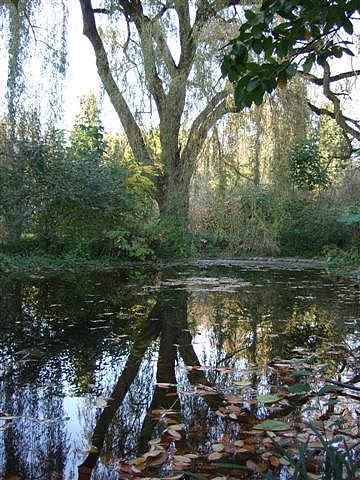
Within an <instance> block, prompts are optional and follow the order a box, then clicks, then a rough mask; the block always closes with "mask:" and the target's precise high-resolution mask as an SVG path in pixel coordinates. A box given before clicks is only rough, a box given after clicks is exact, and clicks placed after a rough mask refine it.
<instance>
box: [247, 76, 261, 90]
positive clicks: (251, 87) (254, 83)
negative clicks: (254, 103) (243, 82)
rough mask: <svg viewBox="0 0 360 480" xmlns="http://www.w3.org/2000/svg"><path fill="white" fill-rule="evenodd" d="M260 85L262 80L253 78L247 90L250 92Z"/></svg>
mask: <svg viewBox="0 0 360 480" xmlns="http://www.w3.org/2000/svg"><path fill="white" fill-rule="evenodd" d="M259 85H260V80H259V79H258V78H254V79H253V80H250V82H249V83H248V84H247V86H246V90H247V91H248V92H252V91H253V90H255V88H257V87H258V86H259Z"/></svg>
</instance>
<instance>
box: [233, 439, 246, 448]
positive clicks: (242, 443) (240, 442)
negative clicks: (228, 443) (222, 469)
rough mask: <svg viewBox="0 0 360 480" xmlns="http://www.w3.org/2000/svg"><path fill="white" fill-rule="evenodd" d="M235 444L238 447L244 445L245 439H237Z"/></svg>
mask: <svg viewBox="0 0 360 480" xmlns="http://www.w3.org/2000/svg"><path fill="white" fill-rule="evenodd" d="M234 445H235V446H236V447H243V446H244V440H235V442H234Z"/></svg>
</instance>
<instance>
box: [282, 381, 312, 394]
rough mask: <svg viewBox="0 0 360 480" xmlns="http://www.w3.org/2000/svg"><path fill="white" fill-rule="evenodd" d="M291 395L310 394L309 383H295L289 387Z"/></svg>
mask: <svg viewBox="0 0 360 480" xmlns="http://www.w3.org/2000/svg"><path fill="white" fill-rule="evenodd" d="M287 388H288V391H289V393H306V392H310V386H309V385H308V384H307V383H295V384H294V385H289V386H288V387H287Z"/></svg>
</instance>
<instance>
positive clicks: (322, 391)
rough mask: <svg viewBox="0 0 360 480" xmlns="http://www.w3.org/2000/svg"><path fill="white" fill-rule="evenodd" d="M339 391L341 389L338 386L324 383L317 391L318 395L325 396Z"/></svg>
mask: <svg viewBox="0 0 360 480" xmlns="http://www.w3.org/2000/svg"><path fill="white" fill-rule="evenodd" d="M339 390H341V388H339V387H338V386H336V385H331V384H330V383H325V385H324V386H323V387H321V388H320V390H319V391H318V395H326V394H327V393H332V392H337V391H339Z"/></svg>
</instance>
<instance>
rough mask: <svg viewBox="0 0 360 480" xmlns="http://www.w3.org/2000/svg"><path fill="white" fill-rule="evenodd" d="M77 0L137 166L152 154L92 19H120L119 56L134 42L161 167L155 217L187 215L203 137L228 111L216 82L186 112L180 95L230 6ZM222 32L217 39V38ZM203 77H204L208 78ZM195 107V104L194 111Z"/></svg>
mask: <svg viewBox="0 0 360 480" xmlns="http://www.w3.org/2000/svg"><path fill="white" fill-rule="evenodd" d="M79 1H80V5H81V10H82V17H83V24H84V30H83V32H84V34H85V35H86V36H87V38H88V39H89V40H90V42H91V44H92V46H93V49H94V52H95V55H96V64H97V69H98V73H99V76H100V78H101V80H102V83H103V85H104V88H105V90H106V92H107V93H108V95H109V97H110V100H111V102H112V104H113V106H114V108H115V110H116V113H117V115H118V117H119V119H120V121H121V123H122V125H123V128H124V130H125V132H126V134H127V137H128V139H129V143H130V145H131V148H132V150H133V152H134V155H135V157H136V159H137V161H139V162H140V163H142V164H146V165H151V164H152V163H153V159H152V156H151V150H150V149H149V148H148V147H147V145H146V142H145V140H144V136H143V133H142V130H141V125H140V123H139V121H138V118H137V115H136V112H134V110H132V109H131V106H130V101H129V99H127V98H126V94H125V93H123V92H122V90H121V83H120V81H117V79H116V71H115V70H114V69H112V68H111V62H112V60H113V59H112V58H111V56H110V53H109V49H107V47H106V44H105V37H106V35H104V33H103V29H100V28H99V23H100V22H99V19H98V17H99V16H103V15H106V16H107V17H109V18H110V20H111V18H117V19H118V20H119V21H120V19H119V16H120V18H122V19H123V20H124V19H125V21H126V26H127V30H128V38H127V39H126V41H125V48H124V49H123V54H124V55H126V53H127V52H126V47H128V46H129V44H130V43H131V42H137V45H138V46H139V48H140V52H139V53H140V58H138V59H137V62H138V63H139V64H141V65H139V64H137V65H136V66H137V70H138V73H139V75H144V78H145V80H146V86H147V89H148V93H149V94H150V97H151V101H152V102H154V103H155V106H156V112H157V116H158V121H159V132H160V143H161V155H160V157H161V158H160V164H161V169H162V170H161V173H160V174H159V176H158V177H157V180H156V183H157V192H158V193H157V201H158V204H159V208H160V211H161V212H164V213H169V212H176V214H177V215H181V216H183V217H184V218H186V216H187V211H188V203H189V188H190V182H191V178H192V176H193V174H194V171H195V168H196V160H197V157H198V155H199V153H200V151H201V148H202V145H203V143H204V140H205V139H206V136H207V134H208V131H209V130H210V129H211V128H212V127H213V126H214V125H215V123H216V122H217V121H218V120H219V119H220V118H221V117H222V116H223V115H224V114H226V113H227V112H229V111H231V110H233V107H232V106H231V102H230V100H229V93H230V90H229V88H228V87H226V85H224V83H223V82H219V79H217V81H216V79H214V84H213V85H212V87H211V88H208V91H211V92H212V94H211V96H209V98H208V100H207V102H206V103H205V102H204V98H206V97H203V98H202V101H198V102H196V104H195V102H193V104H192V105H188V108H187V107H186V105H187V103H186V102H187V100H188V99H187V95H189V91H190V87H193V86H194V84H195V83H196V80H197V79H196V75H194V65H195V62H196V59H197V54H198V53H199V52H200V50H201V46H202V45H204V44H206V42H207V40H208V38H207V37H208V35H209V31H210V29H211V31H212V30H213V27H214V25H216V24H217V23H218V24H219V23H220V24H222V25H223V26H224V25H225V20H224V19H222V18H221V16H220V14H221V13H224V12H225V14H226V9H227V7H229V6H230V5H233V4H234V3H235V2H233V1H230V0H213V1H211V2H208V1H199V2H194V1H191V0H189V1H188V0H179V1H176V2H172V1H171V2H160V1H152V2H149V1H146V0H143V1H140V0H136V1H127V0H113V1H110V2H105V6H104V8H93V5H92V1H91V0H79ZM222 22H223V23H222ZM230 24H231V22H230ZM223 32H224V28H223ZM116 33H117V34H120V33H121V32H119V31H118V32H116ZM222 35H223V37H224V33H223V34H222ZM222 40H224V38H222ZM219 76H220V75H219ZM210 77H211V74H210V72H209V73H208V74H207V79H209V78H210ZM216 85H217V86H218V87H217V88H216ZM197 105H200V109H199V110H197V108H196V106H197ZM186 115H188V116H189V117H191V118H193V121H192V124H191V125H189V126H188V136H187V138H186V141H185V142H184V143H183V144H181V142H180V129H181V127H182V124H183V121H184V117H185V116H186Z"/></svg>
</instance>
